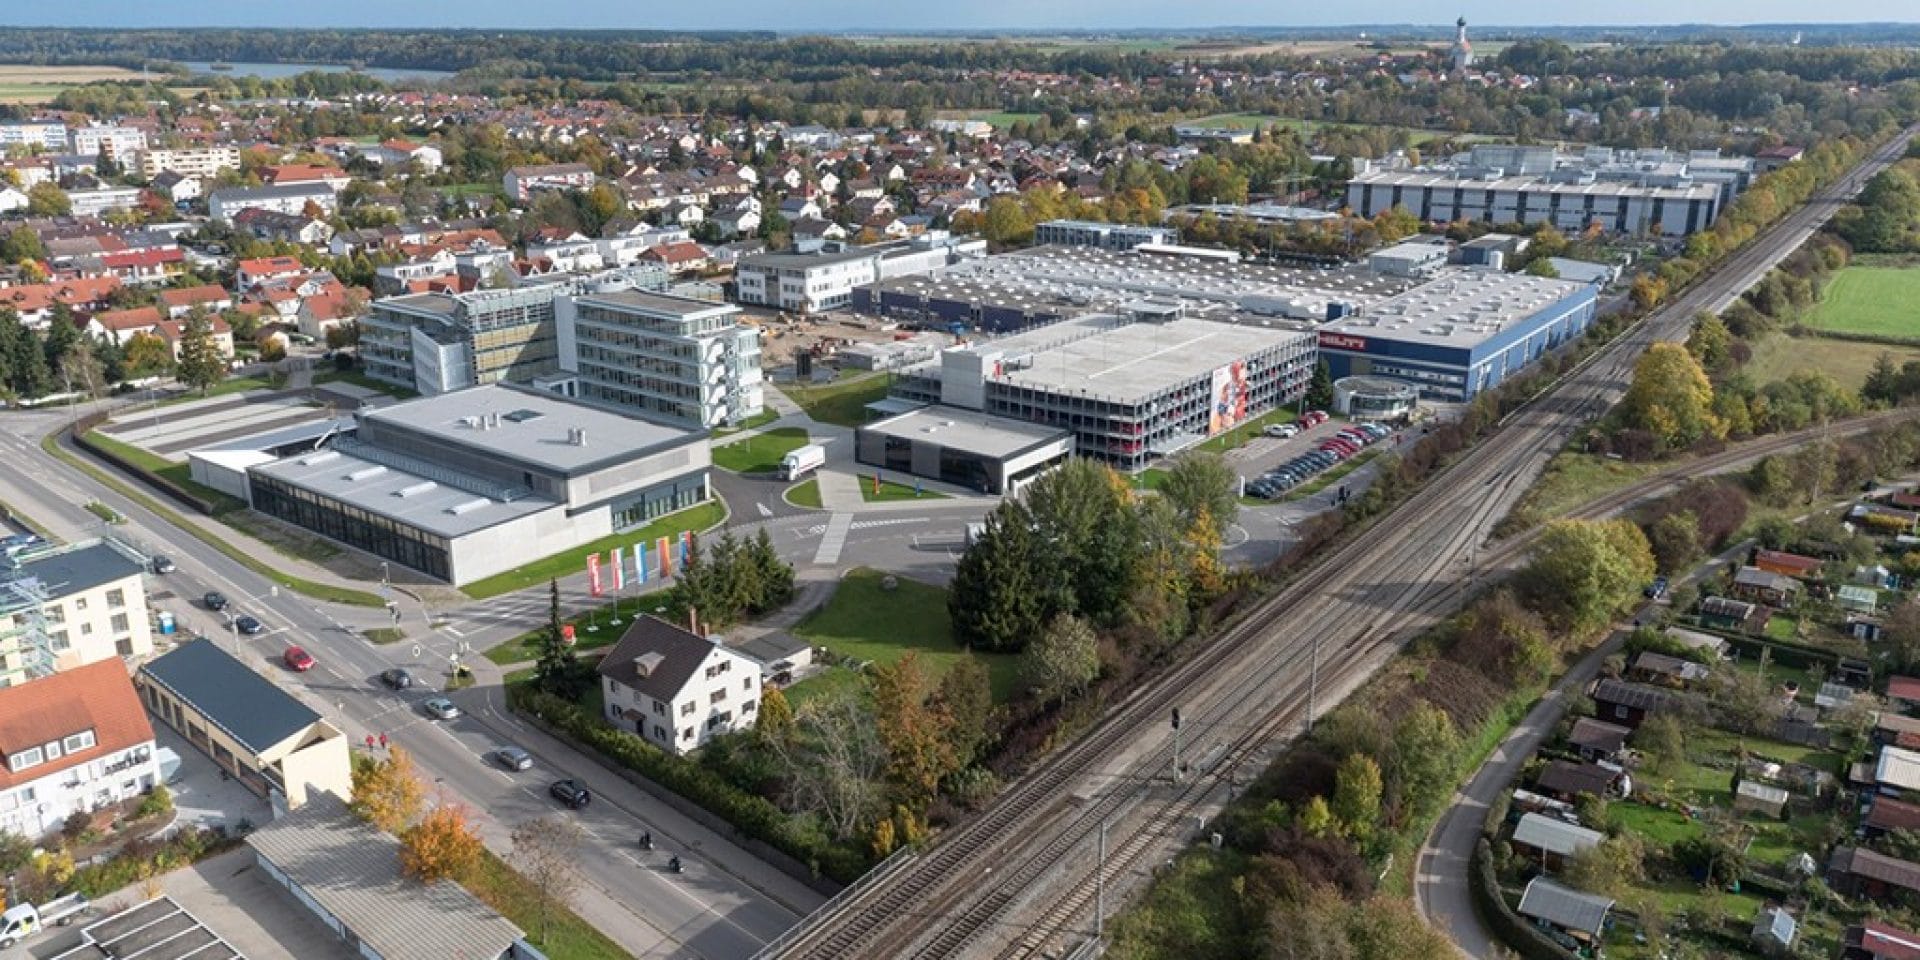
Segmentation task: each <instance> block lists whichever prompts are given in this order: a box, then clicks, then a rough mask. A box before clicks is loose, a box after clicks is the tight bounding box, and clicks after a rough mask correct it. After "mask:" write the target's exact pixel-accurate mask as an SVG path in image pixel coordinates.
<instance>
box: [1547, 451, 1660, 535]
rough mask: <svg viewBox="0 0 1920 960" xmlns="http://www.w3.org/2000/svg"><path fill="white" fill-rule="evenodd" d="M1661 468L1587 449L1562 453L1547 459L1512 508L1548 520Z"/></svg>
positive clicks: (1631, 483)
mask: <svg viewBox="0 0 1920 960" xmlns="http://www.w3.org/2000/svg"><path fill="white" fill-rule="evenodd" d="M1658 469H1660V464H1657V463H1628V462H1627V461H1625V460H1609V459H1607V458H1606V457H1602V456H1596V455H1594V454H1590V453H1562V454H1560V455H1559V456H1556V457H1554V458H1553V459H1552V460H1550V461H1548V462H1547V469H1546V470H1545V471H1543V472H1542V473H1541V474H1540V479H1539V480H1537V481H1535V482H1534V484H1533V487H1532V488H1530V489H1529V490H1528V491H1527V495H1526V498H1525V499H1524V500H1522V501H1521V502H1520V506H1519V508H1518V509H1516V510H1515V511H1514V512H1515V513H1518V514H1523V515H1525V516H1527V517H1531V518H1535V519H1539V520H1547V519H1550V518H1553V517H1557V516H1560V515H1561V514H1563V513H1566V512H1567V511H1569V510H1572V509H1574V508H1575V507H1578V506H1580V505H1581V504H1584V503H1587V502H1589V501H1591V500H1593V499H1595V498H1597V497H1602V496H1605V495H1606V494H1608V493H1611V492H1613V491H1614V490H1618V489H1620V488H1621V487H1626V486H1631V485H1633V484H1634V483H1637V482H1639V481H1640V480H1642V479H1644V478H1645V477H1646V476H1647V475H1649V474H1651V473H1653V472H1654V471H1656V470H1658Z"/></svg>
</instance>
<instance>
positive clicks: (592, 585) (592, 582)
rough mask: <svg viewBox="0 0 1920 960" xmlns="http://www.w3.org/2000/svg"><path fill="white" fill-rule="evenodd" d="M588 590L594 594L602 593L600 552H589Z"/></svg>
mask: <svg viewBox="0 0 1920 960" xmlns="http://www.w3.org/2000/svg"><path fill="white" fill-rule="evenodd" d="M587 591H588V592H589V593H591V594H593V595H594V596H596V597H597V596H599V595H600V553H599V551H597V550H596V551H594V552H593V553H589V554H587Z"/></svg>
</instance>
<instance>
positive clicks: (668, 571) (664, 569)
mask: <svg viewBox="0 0 1920 960" xmlns="http://www.w3.org/2000/svg"><path fill="white" fill-rule="evenodd" d="M658 546H659V548H660V552H659V553H658V554H656V555H655V556H657V557H659V559H660V575H661V576H663V577H671V576H673V559H672V558H671V557H669V556H668V555H667V550H668V547H667V538H666V537H661V538H660V543H659V545H658Z"/></svg>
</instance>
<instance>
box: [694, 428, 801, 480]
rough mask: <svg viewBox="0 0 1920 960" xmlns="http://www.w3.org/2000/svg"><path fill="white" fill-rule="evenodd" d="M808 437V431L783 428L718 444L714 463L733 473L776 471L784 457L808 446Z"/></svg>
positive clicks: (714, 451)
mask: <svg viewBox="0 0 1920 960" xmlns="http://www.w3.org/2000/svg"><path fill="white" fill-rule="evenodd" d="M807 440H808V437H807V431H805V430H803V429H801V428H799V427H781V428H780V429H778V430H769V431H767V432H765V433H758V434H754V435H753V436H751V437H747V438H746V439H744V440H735V441H733V442H732V443H728V444H724V445H723V444H715V445H714V447H713V465H714V466H716V467H719V468H721V469H723V470H732V471H733V472H734V473H773V472H774V471H776V470H779V469H780V458H781V457H784V456H786V455H787V454H788V453H790V452H792V451H794V450H798V449H799V448H801V447H804V446H806V445H807Z"/></svg>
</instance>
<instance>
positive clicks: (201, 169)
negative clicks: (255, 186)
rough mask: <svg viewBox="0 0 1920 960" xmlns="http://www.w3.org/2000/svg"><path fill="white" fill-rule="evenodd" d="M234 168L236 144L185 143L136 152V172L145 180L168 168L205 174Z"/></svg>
mask: <svg viewBox="0 0 1920 960" xmlns="http://www.w3.org/2000/svg"><path fill="white" fill-rule="evenodd" d="M238 169H240V148H239V147H188V148H186V149H183V150H143V151H141V152H140V175H141V176H143V177H145V178H147V179H149V180H151V179H153V178H155V177H157V176H159V175H160V174H162V173H165V172H166V171H168V170H172V171H173V172H175V173H178V174H180V175H182V176H188V177H202V178H205V177H211V176H213V175H215V174H217V173H219V172H220V171H222V170H238Z"/></svg>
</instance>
